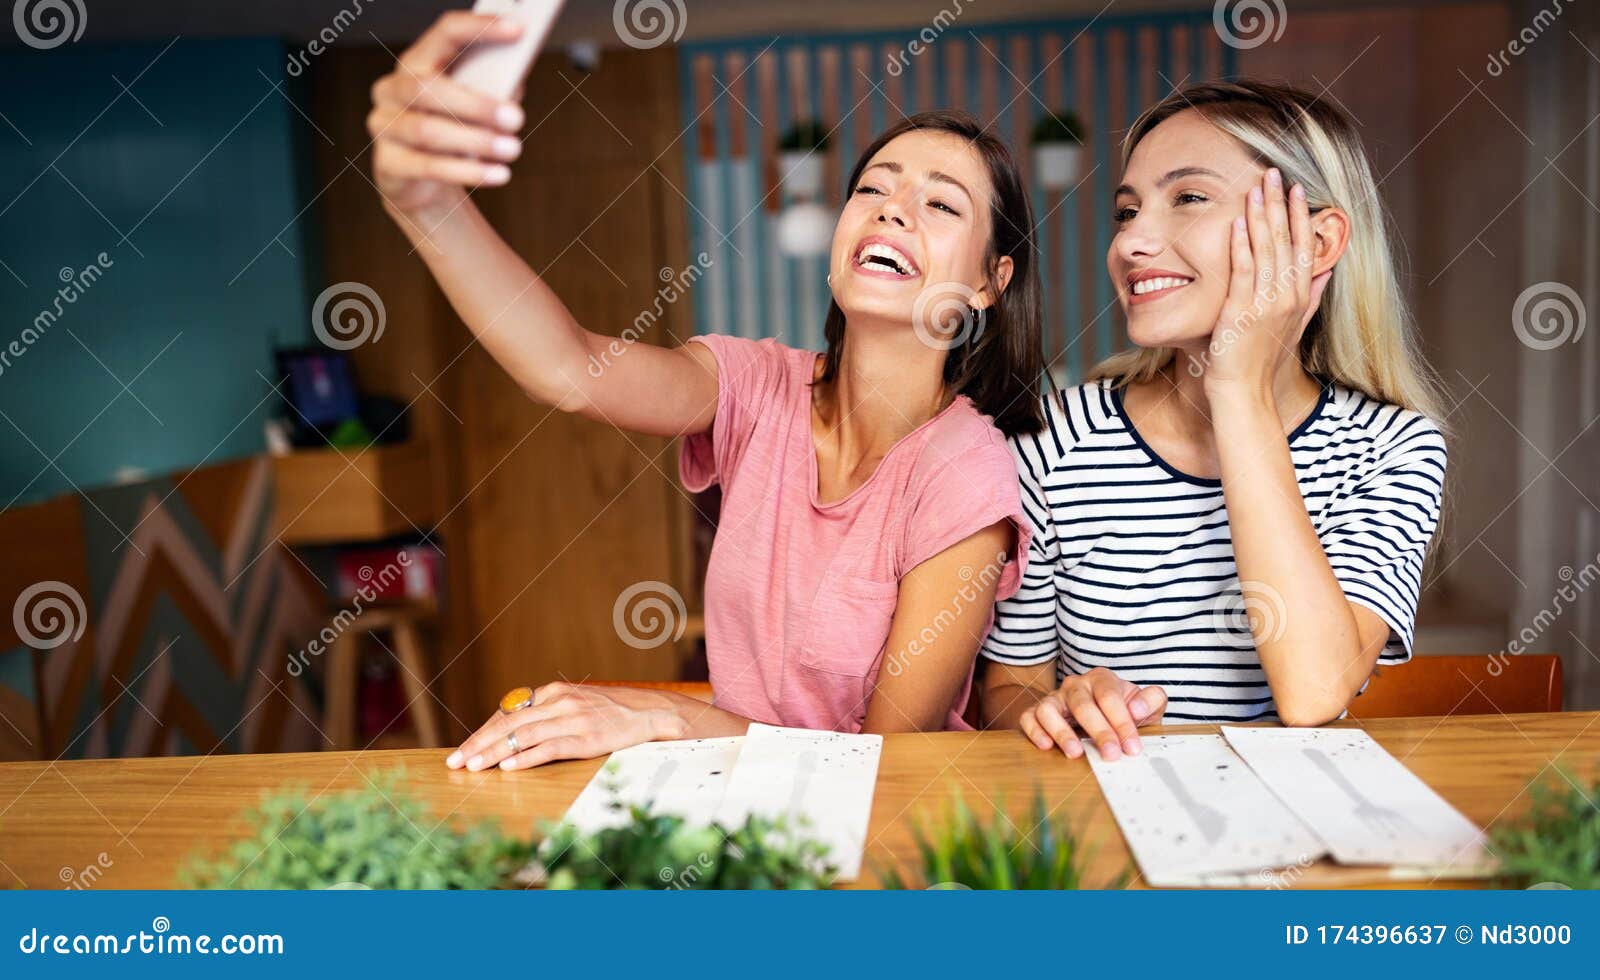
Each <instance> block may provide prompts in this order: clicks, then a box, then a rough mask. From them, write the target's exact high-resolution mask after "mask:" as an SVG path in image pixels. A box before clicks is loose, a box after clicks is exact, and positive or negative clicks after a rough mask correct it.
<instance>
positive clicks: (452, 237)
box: [367, 12, 717, 435]
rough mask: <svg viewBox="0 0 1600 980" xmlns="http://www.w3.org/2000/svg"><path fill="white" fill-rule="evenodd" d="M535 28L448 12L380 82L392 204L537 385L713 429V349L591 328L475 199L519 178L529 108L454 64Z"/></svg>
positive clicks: (670, 431)
mask: <svg viewBox="0 0 1600 980" xmlns="http://www.w3.org/2000/svg"><path fill="white" fill-rule="evenodd" d="M521 29H522V28H521V25H520V24H517V23H515V22H513V21H505V20H500V19H497V18H494V17H489V16H482V15H477V14H468V13H462V12H456V13H448V14H445V15H444V16H442V17H440V18H439V20H438V21H437V22H435V23H434V25H433V26H432V27H430V28H429V29H428V31H427V32H426V33H425V34H423V35H422V37H421V38H419V39H418V40H417V42H416V43H415V44H413V45H412V46H411V47H410V48H408V49H406V51H405V52H404V53H403V54H402V55H401V56H400V58H399V62H398V64H397V65H396V67H395V70H394V71H393V72H392V73H390V74H388V75H385V76H384V77H383V78H381V79H379V80H378V82H377V83H376V84H374V85H373V88H372V102H373V107H372V113H371V114H370V115H369V116H368V119H367V128H368V130H369V132H370V133H371V135H372V138H373V153H372V169H373V176H374V182H375V183H376V184H377V187H378V191H379V193H380V194H381V195H382V196H383V202H384V208H385V209H386V210H387V211H388V212H389V214H390V216H391V217H393V218H394V219H395V221H396V222H397V223H398V224H399V226H400V228H401V230H402V231H404V232H405V234H406V236H407V237H408V238H409V239H411V241H412V243H413V244H414V245H415V246H416V247H417V251H418V253H419V254H420V255H421V256H422V258H423V261H425V262H426V263H427V264H428V268H429V269H430V270H431V271H432V272H433V275H434V277H435V278H436V279H437V280H438V281H439V285H440V286H441V287H442V288H443V289H444V293H445V295H446V296H447V297H448V298H449V300H450V303H451V305H452V306H454V307H455V310H456V312H457V313H458V314H459V315H460V316H461V319H462V320H463V321H465V322H466V324H467V326H468V327H469V328H470V329H471V330H472V332H473V334H474V336H476V337H477V339H478V341H479V342H480V343H481V344H483V346H484V349H486V350H487V351H489V353H490V354H492V355H494V358H495V360H497V361H499V362H500V365H501V367H503V368H505V369H506V371H507V373H509V374H510V375H511V377H512V378H513V379H514V380H515V381H516V382H517V384H519V385H520V386H521V387H522V388H523V390H525V391H526V392H527V393H528V394H529V396H530V397H532V398H534V399H535V400H537V401H540V402H544V403H546V404H548V405H553V406H555V407H556V408H559V409H561V410H563V411H568V412H576V413H578V414H580V415H583V416H586V417H588V418H592V419H595V420H596V421H601V422H606V423H608V424H611V425H615V426H617V427H619V428H623V429H630V430H633V431H636V432H643V433H648V434H652V435H681V434H685V433H693V432H704V431H705V430H707V429H709V428H710V427H711V422H712V419H713V418H714V417H715V414H716V406H717V366H716V362H715V360H714V358H713V357H712V355H711V353H710V351H708V350H706V349H705V348H703V347H701V346H700V345H698V344H691V345H685V346H683V347H679V348H673V349H667V348H662V347H656V346H653V345H650V344H646V343H642V342H628V343H627V344H626V345H625V346H623V347H622V350H623V353H621V354H617V353H616V352H615V351H616V348H614V347H613V345H617V344H621V342H620V341H618V340H617V339H616V338H615V337H612V336H608V335H605V334H596V333H592V332H590V331H588V330H586V329H584V328H583V326H582V325H581V324H579V323H578V322H577V320H576V319H574V318H573V316H572V313H571V311H570V310H568V309H567V307H566V304H564V303H562V302H561V299H560V297H558V296H557V295H556V294H555V292H554V291H552V290H551V289H550V287H549V286H548V285H546V284H545V282H544V280H542V279H541V278H540V277H539V275H538V274H537V273H535V272H534V270H533V269H532V268H531V267H529V265H528V264H527V263H526V262H524V261H523V260H522V258H521V257H520V256H518V255H517V254H516V252H514V251H512V249H511V247H510V246H509V245H507V244H506V242H505V239H503V238H502V237H501V236H500V234H499V233H498V232H496V231H495V229H494V228H493V227H492V226H491V225H490V224H489V222H488V221H487V220H486V219H485V218H484V216H483V214H482V212H480V211H479V210H478V208H477V206H476V205H475V204H473V202H472V200H471V197H470V195H469V193H468V191H469V189H470V188H473V187H484V186H494V185H499V184H504V183H506V181H508V180H509V179H510V176H511V174H510V169H509V167H508V166H507V164H508V163H509V162H510V161H512V160H514V159H515V158H516V157H517V156H518V155H519V153H520V151H521V144H520V142H519V141H518V140H517V138H516V136H515V133H516V132H517V130H518V129H519V128H520V127H521V125H522V122H523V112H522V109H521V107H520V106H518V105H516V104H515V103H512V102H499V101H497V100H495V99H493V98H491V97H489V96H486V95H483V94H481V93H478V92H476V91H474V90H472V89H469V88H467V87H466V86H464V85H461V84H460V83H458V82H455V81H454V80H452V79H451V78H450V77H449V75H448V74H447V71H448V69H449V67H450V65H451V63H452V62H453V61H454V60H455V58H456V57H457V56H458V55H459V54H460V53H461V52H462V50H464V49H465V48H466V47H467V46H468V45H470V44H473V43H495V42H505V41H508V40H511V39H512V38H515V37H516V36H517V34H518V32H520V31H521Z"/></svg>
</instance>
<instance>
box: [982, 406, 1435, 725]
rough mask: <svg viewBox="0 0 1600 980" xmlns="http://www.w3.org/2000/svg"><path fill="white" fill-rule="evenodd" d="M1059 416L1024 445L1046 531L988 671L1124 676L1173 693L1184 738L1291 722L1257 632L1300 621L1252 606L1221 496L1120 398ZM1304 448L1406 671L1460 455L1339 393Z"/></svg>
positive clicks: (1389, 656) (1324, 517)
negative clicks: (1443, 502) (1138, 422)
mask: <svg viewBox="0 0 1600 980" xmlns="http://www.w3.org/2000/svg"><path fill="white" fill-rule="evenodd" d="M1044 402H1045V413H1044V414H1045V418H1046V425H1045V428H1044V430H1043V431H1041V432H1039V433H1037V434H1032V435H1022V436H1018V437H1015V438H1013V439H1012V440H1011V449H1012V453H1013V454H1014V455H1015V456H1016V457H1017V468H1018V471H1019V473H1020V475H1021V482H1022V506H1023V510H1024V511H1025V512H1026V513H1027V516H1028V519H1029V521H1030V522H1031V523H1032V524H1033V541H1032V543H1031V545H1030V548H1031V550H1030V552H1029V557H1028V563H1027V574H1026V575H1025V576H1024V578H1023V581H1022V587H1021V589H1020V590H1019V591H1018V592H1017V593H1016V595H1014V596H1013V597H1012V598H1010V599H1007V600H1005V601H1003V602H1001V603H999V604H998V606H997V607H996V610H995V622H994V628H993V629H992V630H991V631H990V633H989V636H988V638H987V639H986V640H985V641H984V646H983V650H982V653H983V655H984V656H985V657H988V658H989V659H990V660H994V661H997V662H1000V663H1006V664H1014V665H1027V664H1041V663H1046V662H1049V661H1051V660H1054V661H1055V662H1056V678H1057V681H1058V682H1059V681H1060V680H1061V679H1063V678H1065V677H1066V676H1067V675H1069V674H1082V673H1087V672H1088V671H1089V670H1091V669H1092V668H1095V667H1106V668H1109V669H1110V670H1112V671H1114V672H1115V673H1116V674H1117V675H1119V676H1121V677H1123V678H1126V679H1127V680H1130V681H1133V682H1134V683H1136V684H1140V685H1155V686H1158V687H1161V688H1163V689H1165V691H1166V693H1167V697H1168V704H1167V713H1166V720H1167V721H1169V722H1188V721H1207V722H1216V721H1248V720H1253V719H1259V718H1267V719H1271V718H1276V717H1277V711H1276V709H1275V707H1274V705H1273V701H1272V691H1271V689H1270V688H1269V687H1268V686H1267V678H1266V674H1265V673H1264V672H1263V670H1262V668H1261V661H1260V659H1259V658H1258V657H1257V656H1256V650H1255V644H1254V641H1253V640H1252V638H1251V629H1250V622H1251V620H1252V619H1256V620H1258V622H1259V623H1260V625H1261V627H1262V628H1264V629H1266V630H1267V631H1268V632H1269V633H1270V632H1271V631H1272V630H1273V629H1275V628H1278V627H1276V626H1275V625H1274V624H1275V623H1281V620H1282V616H1283V609H1282V606H1281V604H1280V603H1279V602H1278V601H1276V600H1274V599H1273V593H1272V592H1271V590H1270V589H1268V590H1257V589H1254V588H1252V589H1251V590H1250V591H1251V596H1250V599H1251V602H1250V603H1249V608H1246V605H1245V603H1244V601H1243V600H1242V599H1241V589H1240V585H1239V578H1238V569H1237V568H1236V566H1235V565H1234V558H1233V541H1232V537H1231V535H1230V534H1229V530H1228V513H1227V509H1226V507H1225V506H1224V504H1223V496H1222V481H1221V480H1208V479H1202V478H1199V477H1194V476H1190V475H1188V474H1186V473H1182V472H1180V471H1178V470H1177V469H1175V468H1174V467H1172V466H1171V465H1170V464H1168V463H1167V462H1166V461H1165V460H1163V459H1161V458H1160V457H1159V456H1157V455H1156V454H1155V452H1154V451H1153V450H1152V449H1151V448H1150V447H1149V446H1148V445H1146V444H1145V442H1144V440H1143V439H1141V438H1140V436H1139V433H1138V432H1137V431H1136V430H1135V429H1134V428H1133V426H1132V425H1131V424H1130V423H1129V422H1128V416H1127V413H1126V412H1125V411H1124V410H1123V404H1122V393H1121V391H1120V390H1117V389H1114V388H1113V387H1112V385H1111V384H1110V382H1107V381H1095V382H1090V383H1088V384H1083V385H1078V386H1077V387H1074V388H1068V389H1066V390H1064V391H1060V392H1056V393H1053V394H1049V395H1046V396H1045V399H1044ZM1288 438H1289V448H1290V454H1291V456H1292V458H1293V460H1294V467H1295V474H1296V476H1297V477H1298V479H1299V484H1300V494H1301V496H1302V497H1304V498H1305V504H1306V510H1307V512H1308V513H1309V514H1310V516H1311V523H1312V525H1313V526H1314V527H1315V528H1316V532H1317V537H1318V538H1319V539H1320V540H1321V542H1322V549H1323V551H1324V552H1325V553H1326V554H1327V556H1328V562H1329V564H1330V565H1331V566H1332V567H1333V572H1334V574H1335V575H1336V576H1337V577H1338V579H1339V582H1340V584H1341V585H1342V586H1343V587H1344V591H1345V595H1346V596H1347V597H1348V598H1349V599H1350V600H1351V601H1354V602H1359V603H1361V604H1362V605H1364V606H1367V607H1369V608H1371V609H1372V610H1374V611H1375V612H1377V614H1378V615H1379V616H1381V617H1383V620H1384V621H1385V622H1386V623H1388V624H1389V628H1390V634H1389V642H1388V644H1387V646H1386V647H1385V648H1384V650H1383V653H1382V654H1381V656H1380V657H1379V662H1380V663H1383V664H1395V663H1403V662H1404V661H1405V660H1407V659H1408V658H1409V657H1410V656H1411V638H1412V623H1413V620H1414V618H1415V615H1416V608H1417V596H1418V593H1419V592H1420V591H1421V587H1422V563H1423V557H1424V553H1425V552H1426V550H1427V546H1428V541H1429V539H1430V538H1432V536H1433V530H1434V527H1435V525H1436V524H1437V522H1438V518H1439V503H1440V497H1441V495H1442V491H1443V481H1444V469H1445V445H1444V438H1443V437H1442V435H1441V434H1440V432H1439V429H1438V427H1437V426H1435V425H1434V424H1433V423H1432V422H1431V421H1429V420H1428V419H1427V418H1426V417H1424V416H1422V415H1419V414H1418V413H1416V412H1412V411H1409V410H1406V409H1402V408H1399V407H1397V406H1394V405H1388V404H1384V403H1382V402H1379V401H1375V400H1373V399H1371V398H1368V397H1366V396H1365V395H1363V394H1361V393H1360V392H1356V391H1352V390H1350V389H1348V388H1345V387H1343V386H1341V385H1337V384H1331V383H1325V384H1324V385H1323V389H1322V396H1321V398H1320V399H1319V400H1318V402H1317V406H1316V408H1314V409H1313V410H1312V412H1311V414H1310V415H1309V416H1307V418H1306V420H1305V421H1304V422H1303V423H1301V424H1300V425H1299V426H1298V427H1296V429H1295V430H1294V432H1292V433H1290V435H1289V437H1288ZM1274 616H1276V617H1278V618H1277V619H1276V620H1275V619H1274ZM1307 652H1308V653H1310V651H1307Z"/></svg>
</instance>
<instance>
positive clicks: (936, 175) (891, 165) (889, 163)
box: [861, 160, 977, 201]
mask: <svg viewBox="0 0 1600 980" xmlns="http://www.w3.org/2000/svg"><path fill="white" fill-rule="evenodd" d="M876 167H883V168H885V169H887V170H888V171H889V172H890V173H894V174H898V173H901V172H903V171H904V170H905V168H904V167H902V166H900V164H898V163H896V162H894V161H893V160H880V161H878V162H877V163H874V164H873V165H872V166H871V167H868V168H867V170H872V169H874V168H876ZM867 170H863V171H861V176H863V177H865V176H866V175H867ZM928 180H930V181H934V182H936V183H940V184H953V185H954V186H955V188H956V190H958V191H960V192H961V193H963V194H965V195H967V200H969V201H975V200H977V198H975V197H973V196H972V192H971V191H969V190H967V185H966V184H963V183H962V182H961V181H959V180H956V179H955V178H954V177H952V176H950V175H949V174H947V173H945V172H944V171H942V170H930V171H928Z"/></svg>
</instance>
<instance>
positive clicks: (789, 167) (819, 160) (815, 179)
mask: <svg viewBox="0 0 1600 980" xmlns="http://www.w3.org/2000/svg"><path fill="white" fill-rule="evenodd" d="M827 151H828V127H827V126H826V125H824V124H823V122H822V120H820V119H802V120H799V121H797V122H796V123H795V124H794V125H793V126H790V127H789V128H788V129H787V130H785V131H784V133H783V136H782V137H781V138H780V139H779V140H778V174H779V176H780V179H781V180H782V183H783V191H784V194H785V195H787V196H788V197H789V199H791V200H805V201H815V200H817V199H818V198H819V197H821V196H822V175H823V154H825V153H826V152H827Z"/></svg>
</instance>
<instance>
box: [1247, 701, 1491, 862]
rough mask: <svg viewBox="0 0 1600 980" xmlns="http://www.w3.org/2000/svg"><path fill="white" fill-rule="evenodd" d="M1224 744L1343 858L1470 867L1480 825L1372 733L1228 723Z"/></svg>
mask: <svg viewBox="0 0 1600 980" xmlns="http://www.w3.org/2000/svg"><path fill="white" fill-rule="evenodd" d="M1222 734H1223V736H1224V737H1226V738H1227V740H1228V744H1229V745H1231V746H1232V747H1233V749H1234V751H1236V752H1238V753H1239V756H1240V758H1242V759H1244V761H1245V762H1246V763H1248V764H1249V765H1250V768H1251V769H1253V770H1254V771H1255V773H1256V775H1257V776H1259V777H1260V778H1261V780H1262V781H1263V782H1264V783H1265V784H1266V785H1267V787H1268V788H1270V789H1271V790H1272V792H1273V793H1274V794H1276V795H1277V796H1278V798H1279V799H1281V800H1283V801H1284V803H1285V804H1287V805H1288V807H1289V809H1291V810H1293V811H1294V812H1295V814H1296V815H1297V816H1298V817H1299V818H1300V819H1301V820H1302V821H1303V822H1304V823H1305V824H1306V825H1307V826H1308V827H1310V828H1311V829H1312V830H1313V831H1315V832H1316V834H1317V836H1318V837H1319V838H1321V839H1322V841H1323V843H1324V844H1326V845H1327V847H1328V850H1329V851H1330V852H1331V853H1332V854H1333V857H1334V859H1335V860H1337V861H1339V862H1340V863H1341V864H1392V865H1410V866H1414V867H1426V868H1434V869H1438V870H1439V871H1441V872H1455V873H1461V872H1470V871H1472V870H1474V869H1478V868H1483V867H1486V866H1487V865H1488V864H1489V857H1488V853H1487V851H1486V849H1485V846H1484V837H1483V833H1482V831H1480V830H1479V829H1478V827H1477V826H1476V825H1474V824H1473V823H1472V821H1470V820H1468V819H1467V818H1466V817H1464V816H1462V815H1461V812H1460V811H1459V810H1457V809H1456V808H1455V807H1452V806H1451V805H1450V804H1449V803H1447V802H1445V800H1444V799H1443V798H1442V797H1441V796H1439V794H1438V793H1436V792H1434V791H1433V790H1432V789H1431V788H1430V787H1429V786H1428V785H1427V784H1426V783H1424V782H1423V781H1422V780H1420V779H1418V778H1417V777H1416V775H1415V774H1413V773H1412V772H1411V770H1409V769H1407V768H1406V767H1405V766H1404V765H1403V764H1401V762H1400V761H1399V760H1398V759H1396V758H1395V757H1394V756H1392V755H1390V754H1389V753H1388V752H1387V751H1386V750H1385V749H1384V748H1383V747H1382V746H1381V745H1379V744H1378V743H1377V742H1375V741H1373V740H1372V736H1370V735H1368V734H1367V733H1366V732H1363V731H1360V730H1357V729H1348V728H1282V729H1275V728H1232V727H1227V726H1224V727H1223V729H1222Z"/></svg>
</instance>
